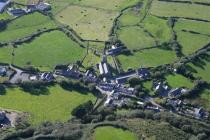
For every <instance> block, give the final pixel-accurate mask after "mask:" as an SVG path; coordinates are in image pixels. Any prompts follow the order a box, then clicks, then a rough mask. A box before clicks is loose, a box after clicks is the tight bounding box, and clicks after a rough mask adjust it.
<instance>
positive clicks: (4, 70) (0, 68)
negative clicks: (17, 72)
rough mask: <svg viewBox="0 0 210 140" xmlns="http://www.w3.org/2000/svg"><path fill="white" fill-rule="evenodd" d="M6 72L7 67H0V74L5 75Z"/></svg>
mask: <svg viewBox="0 0 210 140" xmlns="http://www.w3.org/2000/svg"><path fill="white" fill-rule="evenodd" d="M6 73H7V69H6V68H5V67H0V76H5V75H6Z"/></svg>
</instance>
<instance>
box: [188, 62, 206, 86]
mask: <svg viewBox="0 0 210 140" xmlns="http://www.w3.org/2000/svg"><path fill="white" fill-rule="evenodd" d="M198 63H199V64H197V65H195V64H192V63H190V64H189V66H190V67H191V68H190V71H191V72H192V74H193V75H194V76H195V77H201V78H202V79H203V80H205V81H207V82H209V83H210V74H209V72H210V62H209V60H202V62H198Z"/></svg>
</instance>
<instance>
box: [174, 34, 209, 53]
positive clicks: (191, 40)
mask: <svg viewBox="0 0 210 140" xmlns="http://www.w3.org/2000/svg"><path fill="white" fill-rule="evenodd" d="M176 34H177V41H178V42H179V43H180V45H181V46H182V53H183V54H185V55H189V54H192V53H193V52H195V51H197V50H198V49H200V48H202V47H203V46H205V45H206V44H208V43H209V42H210V37H207V36H204V35H197V34H191V33H188V32H183V31H177V32H176Z"/></svg>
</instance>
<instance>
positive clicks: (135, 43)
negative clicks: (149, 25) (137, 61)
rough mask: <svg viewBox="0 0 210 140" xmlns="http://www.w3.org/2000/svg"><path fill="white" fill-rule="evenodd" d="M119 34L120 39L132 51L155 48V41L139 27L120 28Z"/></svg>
mask: <svg viewBox="0 0 210 140" xmlns="http://www.w3.org/2000/svg"><path fill="white" fill-rule="evenodd" d="M117 34H118V38H119V39H120V40H121V41H122V42H123V43H124V44H125V46H126V47H127V48H128V49H130V50H134V49H141V48H147V47H152V46H155V40H154V39H153V38H152V37H150V36H149V35H148V34H147V33H146V32H145V31H144V29H142V28H140V27H138V26H130V27H123V28H120V29H119V30H118V32H117Z"/></svg>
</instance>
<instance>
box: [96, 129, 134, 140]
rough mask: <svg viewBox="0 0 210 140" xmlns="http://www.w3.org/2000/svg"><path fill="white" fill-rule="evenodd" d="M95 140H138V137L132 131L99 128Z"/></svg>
mask: <svg viewBox="0 0 210 140" xmlns="http://www.w3.org/2000/svg"><path fill="white" fill-rule="evenodd" d="M93 139H94V140H123V139H125V140H137V137H136V136H135V135H134V134H133V133H131V132H130V131H125V130H123V129H119V128H114V127H111V126H105V127H98V128H96V129H95V132H94V135H93Z"/></svg>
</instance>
